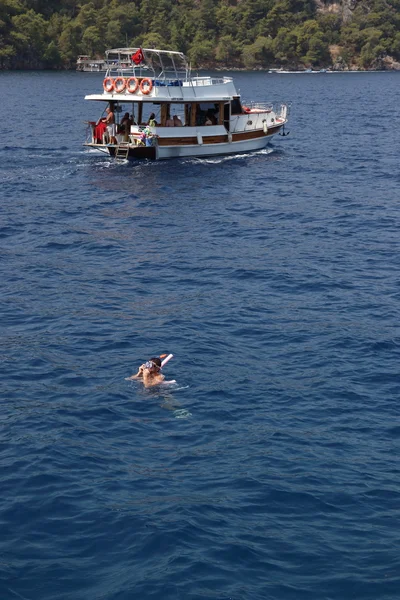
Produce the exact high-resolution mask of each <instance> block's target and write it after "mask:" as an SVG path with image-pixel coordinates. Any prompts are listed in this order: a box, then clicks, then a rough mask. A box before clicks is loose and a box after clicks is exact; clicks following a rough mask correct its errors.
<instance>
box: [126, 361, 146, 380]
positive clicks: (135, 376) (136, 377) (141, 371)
mask: <svg viewBox="0 0 400 600" xmlns="http://www.w3.org/2000/svg"><path fill="white" fill-rule="evenodd" d="M142 377H143V365H141V366H140V367H139V371H138V372H137V373H136V375H131V376H130V377H125V379H126V381H130V380H131V379H142Z"/></svg>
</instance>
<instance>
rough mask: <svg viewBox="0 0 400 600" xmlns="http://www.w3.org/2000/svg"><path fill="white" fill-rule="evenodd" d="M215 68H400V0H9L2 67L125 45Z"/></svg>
mask: <svg viewBox="0 0 400 600" xmlns="http://www.w3.org/2000/svg"><path fill="white" fill-rule="evenodd" d="M127 45H128V46H135V47H136V46H142V47H144V48H146V47H147V48H152V47H153V48H162V49H172V50H180V51H182V52H185V54H187V56H188V57H189V59H190V61H191V63H192V66H196V67H214V68H218V67H219V68H227V67H230V68H232V67H235V68H247V69H256V68H269V67H280V66H284V67H287V68H296V67H298V66H301V65H303V66H305V67H319V68H321V67H329V66H335V68H344V69H348V68H351V69H353V68H362V69H374V68H400V64H399V63H397V62H396V61H400V0H341V1H339V0H337V1H336V2H335V1H332V0H133V1H132V0H0V68H2V69H10V68H11V69H37V68H49V69H62V68H74V67H75V63H76V59H77V56H78V55H79V54H89V55H91V56H93V57H95V56H98V57H102V56H103V54H104V50H105V49H107V48H115V47H121V46H127Z"/></svg>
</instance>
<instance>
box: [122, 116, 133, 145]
mask: <svg viewBox="0 0 400 600" xmlns="http://www.w3.org/2000/svg"><path fill="white" fill-rule="evenodd" d="M131 125H133V119H131V117H130V116H129V113H127V112H126V113H125V114H124V116H123V117H122V119H121V123H120V126H119V129H120V132H121V133H123V134H124V141H125V142H127V141H128V139H129V134H130V132H131Z"/></svg>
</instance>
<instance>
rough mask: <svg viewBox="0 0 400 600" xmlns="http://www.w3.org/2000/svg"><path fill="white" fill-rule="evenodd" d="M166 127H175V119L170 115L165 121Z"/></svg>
mask: <svg viewBox="0 0 400 600" xmlns="http://www.w3.org/2000/svg"><path fill="white" fill-rule="evenodd" d="M165 127H175V123H174V120H173V119H171V117H170V116H169V115H168V118H167V120H166V121H165Z"/></svg>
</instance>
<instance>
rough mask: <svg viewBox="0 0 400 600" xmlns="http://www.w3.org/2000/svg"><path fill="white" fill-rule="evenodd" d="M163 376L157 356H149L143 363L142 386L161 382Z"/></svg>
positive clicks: (150, 385)
mask: <svg viewBox="0 0 400 600" xmlns="http://www.w3.org/2000/svg"><path fill="white" fill-rule="evenodd" d="M164 379H165V377H164V375H163V374H162V373H161V360H160V359H159V358H151V359H150V360H148V361H147V362H146V363H144V365H143V385H144V387H146V388H147V387H152V386H153V385H158V384H159V383H163V381H164Z"/></svg>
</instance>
